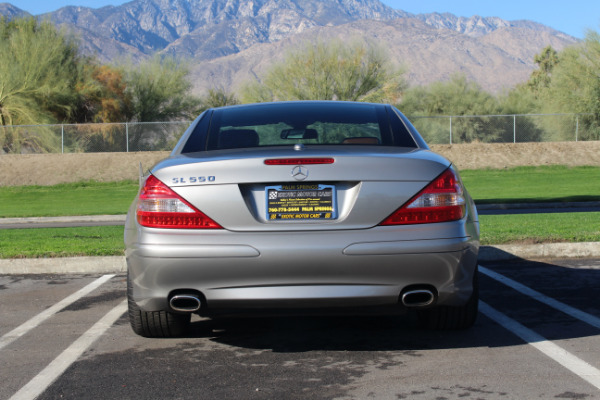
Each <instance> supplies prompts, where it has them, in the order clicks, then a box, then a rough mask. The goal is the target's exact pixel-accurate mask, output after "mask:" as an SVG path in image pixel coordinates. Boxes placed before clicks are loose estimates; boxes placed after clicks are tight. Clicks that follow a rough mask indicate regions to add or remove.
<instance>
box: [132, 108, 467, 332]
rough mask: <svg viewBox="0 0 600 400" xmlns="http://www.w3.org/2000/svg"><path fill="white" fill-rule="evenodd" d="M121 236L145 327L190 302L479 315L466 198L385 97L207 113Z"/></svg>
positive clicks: (254, 309) (173, 318)
mask: <svg viewBox="0 0 600 400" xmlns="http://www.w3.org/2000/svg"><path fill="white" fill-rule="evenodd" d="M125 244H126V256H127V264H128V299H129V317H130V321H131V325H132V327H133V329H134V331H135V332H136V333H138V334H140V335H143V336H149V337H161V336H162V337H164V336H177V335H180V334H182V333H183V332H184V331H185V329H186V328H187V326H188V325H189V323H190V314H192V313H198V314H200V315H203V316H209V317H210V316H216V315H222V314H237V313H245V314H260V313H265V312H269V313H273V312H275V313H278V314H289V313H297V312H306V313H323V312H328V313H344V314H347V313H350V314H352V313H356V314H358V313H361V314H362V313H378V312H386V313H387V312H391V313H396V312H398V313H402V312H405V311H406V310H408V309H411V308H413V309H415V310H417V312H418V314H419V317H420V321H421V322H422V323H423V324H424V325H425V326H427V327H430V328H434V329H461V328H467V327H469V326H471V325H472V324H473V322H474V321H475V318H476V315H477V302H478V290H477V273H476V269H477V253H478V249H479V224H478V216H477V211H476V209H475V206H474V204H473V201H472V200H471V198H470V196H469V194H468V193H467V191H466V190H465V188H464V187H463V185H462V182H461V180H460V177H459V175H458V172H457V171H456V170H455V168H454V167H453V166H452V165H451V163H450V162H449V161H448V160H446V159H445V158H443V157H441V156H439V155H437V154H435V153H433V152H431V151H430V150H429V148H428V146H427V144H426V143H425V142H424V141H423V139H422V138H421V136H420V135H419V133H418V132H417V131H416V129H415V128H414V127H413V126H412V125H411V123H410V122H409V121H408V119H407V118H406V117H405V116H404V115H402V113H400V111H398V110H397V109H396V108H394V107H392V106H390V105H384V104H370V103H353V102H335V101H327V102H316V101H303V102H301V101H299V102H281V103H264V104H252V105H241V106H231V107H223V108H217V109H211V110H207V111H205V112H204V113H202V114H201V115H200V116H199V117H198V118H197V119H196V120H195V121H194V122H193V123H192V124H191V125H190V127H189V128H188V130H187V131H186V132H185V133H184V135H183V137H182V138H181V140H180V141H179V142H178V144H177V145H176V147H175V149H174V150H173V152H172V154H171V155H170V156H169V157H168V158H167V159H165V160H163V161H161V162H159V163H158V164H157V165H156V166H154V167H153V168H152V169H151V171H150V173H149V175H148V176H147V177H144V181H143V184H142V187H141V188H140V192H139V194H138V196H137V197H136V199H135V201H134V202H133V204H132V206H131V208H130V210H129V214H128V218H127V222H126V227H125Z"/></svg>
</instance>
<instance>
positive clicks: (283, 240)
mask: <svg viewBox="0 0 600 400" xmlns="http://www.w3.org/2000/svg"><path fill="white" fill-rule="evenodd" d="M473 229H474V228H473ZM471 231H472V232H476V230H472V229H471V228H470V227H469V226H468V225H466V224H465V221H456V222H452V223H444V224H437V226H436V227H432V226H425V225H424V226H413V227H376V228H372V229H368V230H351V231H321V232H319V231H310V232H252V233H235V232H228V231H212V232H199V231H193V232H190V231H183V230H169V231H168V232H165V230H156V229H147V228H142V227H139V226H137V225H136V226H130V227H129V228H128V229H127V230H126V244H127V246H126V247H127V263H128V270H129V274H130V278H131V281H132V284H133V292H132V294H133V299H134V301H135V302H136V303H137V304H138V305H139V307H140V308H141V309H142V310H145V311H158V310H169V305H168V298H169V296H170V294H172V293H173V292H174V291H184V290H190V291H194V292H200V293H201V297H202V301H203V306H202V308H201V311H200V312H201V313H202V314H206V315H210V314H211V313H217V312H220V311H222V310H226V309H253V308H254V309H267V308H268V309H278V308H279V309H281V308H309V309H310V308H314V309H321V308H338V307H344V308H348V307H362V306H365V307H372V306H382V307H385V306H394V305H399V296H400V293H401V292H402V290H403V289H405V288H407V287H409V286H413V285H416V286H424V285H426V286H429V287H433V288H434V289H435V292H437V304H443V305H462V304H464V303H465V302H466V301H467V300H468V298H469V297H470V295H471V292H472V278H473V273H474V271H475V268H476V264H477V253H478V249H479V241H478V238H475V237H473V236H471V235H468V233H469V232H471ZM440 233H441V235H442V236H445V237H443V238H439V236H440ZM367 238H368V240H365V239H367Z"/></svg>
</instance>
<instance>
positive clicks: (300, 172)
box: [292, 165, 308, 181]
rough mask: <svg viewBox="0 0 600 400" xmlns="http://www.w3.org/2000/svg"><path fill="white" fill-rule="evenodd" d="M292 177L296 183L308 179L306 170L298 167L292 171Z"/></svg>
mask: <svg viewBox="0 0 600 400" xmlns="http://www.w3.org/2000/svg"><path fill="white" fill-rule="evenodd" d="M292 177H293V178H294V179H295V180H297V181H303V180H305V179H306V178H308V168H306V167H303V166H302V165H298V166H296V167H294V169H293V170H292Z"/></svg>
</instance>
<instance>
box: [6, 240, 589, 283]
mask: <svg viewBox="0 0 600 400" xmlns="http://www.w3.org/2000/svg"><path fill="white" fill-rule="evenodd" d="M518 258H524V259H543V258H600V242H588V243H544V244H533V245H498V246H482V247H481V248H480V250H479V261H507V260H514V259H518ZM125 271H127V263H126V261H125V257H121V256H115V257H59V258H19V259H8V260H0V274H3V275H27V274H109V273H111V274H119V273H125Z"/></svg>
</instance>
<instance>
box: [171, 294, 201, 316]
mask: <svg viewBox="0 0 600 400" xmlns="http://www.w3.org/2000/svg"><path fill="white" fill-rule="evenodd" d="M169 306H171V309H172V310H173V311H177V312H180V313H193V312H196V311H198V310H200V307H202V301H201V300H200V297H198V296H197V295H195V294H176V295H174V296H172V297H171V298H170V299H169Z"/></svg>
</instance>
